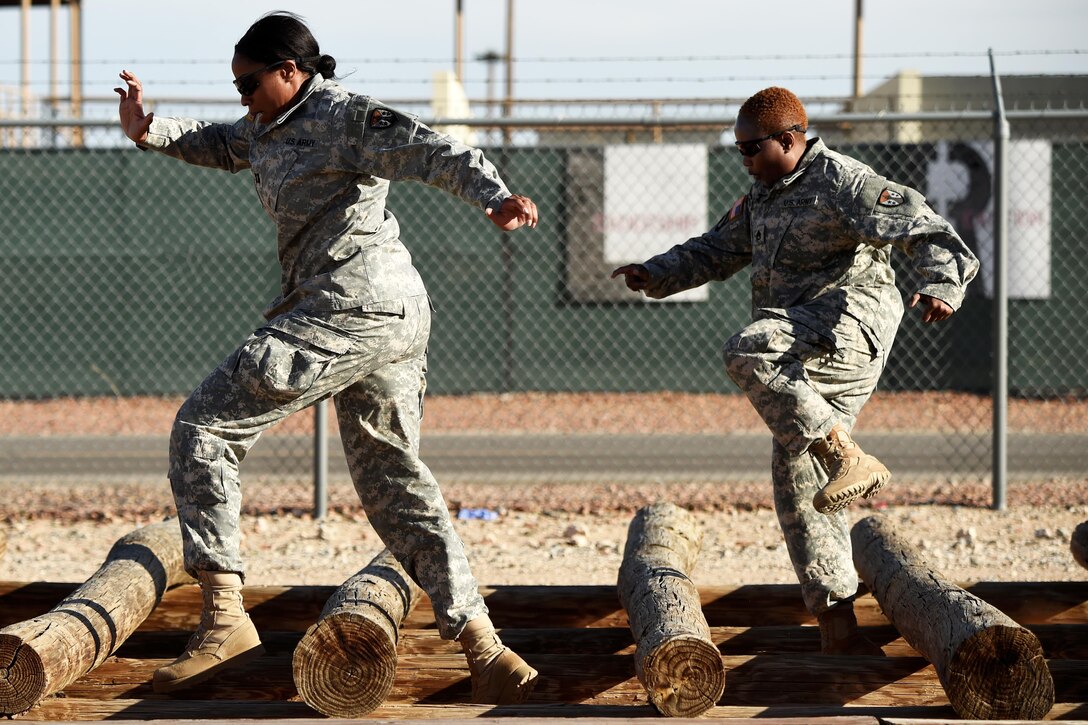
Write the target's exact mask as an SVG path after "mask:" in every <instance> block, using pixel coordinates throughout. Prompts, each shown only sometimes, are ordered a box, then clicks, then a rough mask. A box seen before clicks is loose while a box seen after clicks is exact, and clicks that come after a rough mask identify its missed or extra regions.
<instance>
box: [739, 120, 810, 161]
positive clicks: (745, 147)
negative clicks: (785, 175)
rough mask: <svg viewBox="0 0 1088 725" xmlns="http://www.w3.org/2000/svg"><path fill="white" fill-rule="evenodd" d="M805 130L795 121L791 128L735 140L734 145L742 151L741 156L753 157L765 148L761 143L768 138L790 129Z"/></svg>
mask: <svg viewBox="0 0 1088 725" xmlns="http://www.w3.org/2000/svg"><path fill="white" fill-rule="evenodd" d="M804 130H805V129H804V127H803V126H801V124H799V123H795V124H794V125H792V126H790V127H789V128H784V129H782V130H781V131H775V132H774V133H769V134H767V135H766V136H760V137H759V138H754V139H752V140H751V141H734V142H733V145H734V146H736V147H737V151H739V152H740V155H741V156H747V157H749V158H751V157H752V156H755V155H756V154H758V153H759V152H760V151H762V150H763V146H762V145H761V143H762V142H763V141H767V140H768V139H772V138H774V137H775V136H781V135H782V134H784V133H787V132H789V131H804Z"/></svg>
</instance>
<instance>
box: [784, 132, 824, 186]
mask: <svg viewBox="0 0 1088 725" xmlns="http://www.w3.org/2000/svg"><path fill="white" fill-rule="evenodd" d="M806 146H807V148H806V149H805V153H803V154H801V160H800V161H798V162H797V168H796V169H794V170H793V171H792V172H790V173H788V174H786V175H785V176H783V177H782V178H781V179H779V180H778V181H777V183H775V186H789V185H790V184H792V183H793V182H794V181H796V180H797V178H798V177H800V176H801V174H803V173H805V171H806V170H807V169H808V167H809V166H811V165H812V162H813V161H815V160H816V157H817V156H819V155H820V154H822V153H823V152H824V151H825V150H826V149H827V146H826V145H824V142H823V141H822V140H821V139H820V137H819V136H816V137H814V138H810V139H809V140H808V141H807V142H806Z"/></svg>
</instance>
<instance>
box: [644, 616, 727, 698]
mask: <svg viewBox="0 0 1088 725" xmlns="http://www.w3.org/2000/svg"><path fill="white" fill-rule="evenodd" d="M639 669H640V671H639V672H638V677H639V680H641V682H642V684H643V686H644V687H645V688H646V693H647V694H648V695H649V698H650V704H652V705H653V706H654V707H655V708H657V711H658V712H660V713H661V714H662V715H666V716H668V717H696V716H698V715H701V714H703V713H704V712H706V711H707V710H709V709H710V708H712V707H714V706H715V705H716V704H717V703H718V700H719V699H720V698H721V696H722V693H723V692H724V691H725V665H724V664H723V663H722V658H721V654H719V652H718V648H717V647H716V646H714V643H713V642H711V641H709V640H707V639H703V638H702V637H695V636H682V637H674V638H672V639H669V640H667V641H665V642H663V643H662V644H660V645H659V646H658V647H657V648H656V649H655V650H654V651H653V652H651V653H649V654H648V655H647V656H646V657H645V658H642V659H641V667H640V668H639Z"/></svg>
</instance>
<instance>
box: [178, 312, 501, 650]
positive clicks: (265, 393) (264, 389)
mask: <svg viewBox="0 0 1088 725" xmlns="http://www.w3.org/2000/svg"><path fill="white" fill-rule="evenodd" d="M429 304H430V303H429V301H428V298H427V297H426V296H425V295H424V296H419V297H410V298H407V299H404V300H399V301H394V302H389V303H383V304H382V306H381V309H379V310H373V309H368V310H365V311H364V310H347V311H342V312H332V313H323V314H321V315H320V316H314V315H312V314H304V313H300V312H288V313H286V314H283V315H280V316H278V317H275V318H273V319H272V320H270V321H268V323H267V324H265V325H264V326H262V327H261V328H260V329H258V330H257V331H256V332H254V333H253V334H252V335H251V336H250V337H249V339H247V340H246V341H245V343H243V344H242V346H241V347H239V348H238V349H237V350H236V351H235V352H234V353H233V354H231V355H230V356H229V357H227V359H226V360H224V361H223V363H222V364H220V365H219V367H218V368H216V370H215V371H214V372H212V373H211V375H209V376H208V377H207V378H206V379H205V380H204V382H202V383H201V384H200V385H199V386H198V387H197V389H196V390H195V391H194V392H193V393H192V395H190V396H189V398H188V400H186V401H185V403H184V405H182V407H181V409H180V410H179V411H178V414H177V417H176V418H175V420H174V426H173V430H172V432H171V436H170V470H169V478H170V485H171V488H172V489H173V493H174V500H175V503H176V505H177V510H178V517H179V519H180V522H181V531H182V539H183V542H184V551H185V566H186V569H187V570H188V571H189V572H190V573H194V572H195V571H198V570H210V571H234V572H239V573H242V574H244V571H245V568H244V564H243V562H242V557H241V550H240V542H241V535H240V531H239V517H240V512H241V501H242V494H241V486H240V482H239V476H238V469H239V465H240V464H241V463H242V461H243V460H244V459H245V456H246V452H247V451H249V449H250V448H251V447H252V446H253V444H254V443H256V441H257V439H258V437H259V436H260V434H261V432H262V431H264V430H267V429H268V428H269V427H271V426H273V425H275V424H276V423H278V422H279V421H281V420H283V419H284V418H285V417H287V416H288V415H290V414H291V413H294V412H297V411H299V410H302V409H303V408H306V407H307V406H309V405H311V404H313V403H316V402H317V401H319V400H322V399H325V398H329V397H332V399H333V402H334V404H335V407H336V415H337V422H338V423H339V426H340V435H341V438H342V440H343V444H344V453H345V454H346V456H347V462H348V468H349V469H350V471H351V476H352V480H353V482H354V484H355V490H356V492H357V493H358V495H359V500H360V501H361V502H362V505H363V508H364V510H365V511H366V514H367V518H368V519H369V521H370V523H371V525H372V526H373V527H374V530H375V532H376V533H377V534H378V536H380V537H381V539H382V541H383V542H384V543H385V545H386V546H388V547H389V549H390V551H392V553H393V554H394V556H396V558H397V560H398V561H399V562H400V563H401V565H402V566H403V567H404V569H405V571H406V572H407V573H408V575H409V576H411V577H412V578H413V579H414V580H415V581H416V582H417V583H418V584H419V585H420V587H421V588H422V589H423V590H424V591H426V592H427V594H428V596H429V597H430V599H431V602H432V603H433V605H434V610H435V617H436V620H437V622H438V628H439V632H440V634H441V635H442V636H443V637H445V638H447V639H454V638H456V637H457V635H459V634H460V632H461V630H462V629H463V628H464V626H465V624H466V623H467V622H469V621H471V620H472V619H474V618H476V617H478V616H480V615H482V614H485V613H486V612H487V608H486V606H485V605H484V602H483V599H482V598H481V596H480V594H479V590H478V586H477V582H476V580H475V578H474V577H473V576H472V573H471V571H470V570H469V565H468V560H467V557H466V555H465V550H464V544H463V543H462V541H461V539H460V537H458V535H457V534H456V532H455V531H454V529H453V523H452V521H451V520H450V515H449V510H448V508H447V507H446V504H445V501H444V500H443V498H442V494H441V492H440V491H439V488H438V483H437V482H436V481H435V479H434V476H433V475H432V474H431V472H430V470H429V469H428V468H427V466H426V465H425V464H424V463H423V462H422V461H421V460H420V459H419V456H418V453H419V425H420V418H421V416H422V407H423V394H424V390H425V388H426V377H425V376H426V351H427V341H428V337H429V335H430V325H431V314H430V306H429Z"/></svg>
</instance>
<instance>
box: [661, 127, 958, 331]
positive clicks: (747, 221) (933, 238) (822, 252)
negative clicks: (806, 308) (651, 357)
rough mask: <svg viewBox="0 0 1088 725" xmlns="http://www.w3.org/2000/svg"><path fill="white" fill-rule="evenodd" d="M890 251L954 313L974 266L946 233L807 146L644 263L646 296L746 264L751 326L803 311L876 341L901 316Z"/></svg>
mask: <svg viewBox="0 0 1088 725" xmlns="http://www.w3.org/2000/svg"><path fill="white" fill-rule="evenodd" d="M890 246H895V247H898V248H899V249H900V250H902V251H904V252H905V253H906V254H907V255H909V256H910V258H911V260H912V264H913V267H914V269H915V270H917V272H918V273H919V275H920V276H921V278H922V280H923V283H922V286H921V288H920V289H919V290H917V291H918V292H921V293H922V294H926V295H930V296H932V297H936V298H938V299H941V300H943V301H944V302H947V303H948V304H949V305H951V306H952V308H953V309H958V308H959V307H960V305H961V304H962V302H963V296H964V291H965V287H966V285H967V283H968V282H970V281H971V279H972V278H973V277H974V276H975V273H976V272H977V271H978V260H977V259H976V258H975V255H974V254H972V253H971V251H970V250H969V249H968V248H967V246H966V245H965V244H964V243H963V240H962V239H960V237H959V235H957V234H956V232H955V231H954V230H953V229H952V226H951V225H950V224H949V223H948V222H947V221H945V220H944V219H943V218H942V217H940V216H939V215H938V214H937V213H936V212H934V211H933V210H932V209H931V208H930V207H929V205H927V204H926V203H925V199H924V197H923V196H922V195H921V194H920V193H918V192H917V191H915V190H914V189H911V188H909V187H906V186H902V185H900V184H896V183H893V182H891V181H888V180H887V179H885V178H884V177H882V176H880V175H879V174H877V173H876V172H875V171H873V169H871V168H869V167H868V166H866V165H865V164H862V163H861V162H859V161H856V160H854V159H852V158H850V157H848V156H844V155H843V154H839V153H836V152H834V151H831V150H830V149H828V148H827V146H826V145H825V144H824V143H823V141H821V140H820V139H819V138H815V139H811V140H810V141H809V142H808V148H807V150H806V151H805V154H804V155H803V156H802V158H801V161H800V163H799V164H798V167H797V169H796V170H795V171H794V172H792V173H791V174H789V175H787V176H785V177H783V178H782V179H780V180H779V181H778V182H777V183H775V184H774V185H773V186H771V187H767V186H764V185H763V184H759V183H756V184H753V185H752V187H751V189H750V190H749V192H748V193H747V194H746V195H745V196H742V197H741V198H740V199H739V200H738V201H737V202H736V204H734V205H733V208H732V209H731V210H730V211H729V212H728V213H727V214H726V215H725V216H723V217H722V219H721V220H720V221H719V222H718V223H717V224H715V225H714V227H713V228H712V229H710V231H708V232H706V233H705V234H703V235H701V236H698V237H694V238H692V239H689V240H688V241H686V242H684V243H683V244H679V245H677V246H675V247H673V248H672V249H670V250H669V251H667V252H665V253H663V254H659V255H657V256H655V257H652V258H651V259H649V260H647V261H646V262H645V266H646V267H647V269H648V270H649V272H650V276H651V281H650V285H649V287H648V288H647V290H646V294H647V295H648V296H650V297H655V298H660V297H666V296H668V295H670V294H674V293H676V292H679V291H682V290H685V289H690V288H692V287H697V286H699V285H702V284H704V283H706V282H709V281H712V280H724V279H727V278H729V277H730V276H732V275H733V274H735V273H736V272H738V271H739V270H741V269H742V268H744V267H745V266H747V265H749V264H751V266H752V268H751V282H752V310H753V315H754V317H755V318H757V319H759V318H760V317H763V316H765V315H766V314H768V313H769V314H778V313H776V312H773V310H775V309H780V308H787V309H788V308H790V307H795V306H798V305H811V306H814V307H821V308H824V309H826V310H827V314H828V315H829V316H834V315H835V314H836V313H842V312H845V313H847V314H849V315H850V316H851V317H854V318H856V319H858V320H860V321H861V322H864V323H866V324H868V325H869V326H870V327H873V328H874V329H877V328H885V329H883V330H878V331H880V332H882V333H884V332H887V331H888V330H887V329H886V328H888V327H889V326H890V325H892V324H894V325H898V323H899V319H900V318H901V317H902V309H903V303H902V297H901V295H900V294H899V292H898V291H897V290H896V287H895V273H894V272H893V270H892V267H891V264H890ZM893 318H894V319H893ZM882 323H884V324H882ZM881 337H884V335H883V334H882V335H881Z"/></svg>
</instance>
